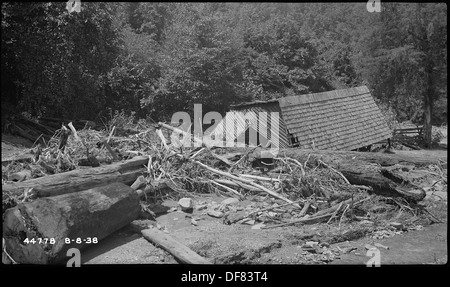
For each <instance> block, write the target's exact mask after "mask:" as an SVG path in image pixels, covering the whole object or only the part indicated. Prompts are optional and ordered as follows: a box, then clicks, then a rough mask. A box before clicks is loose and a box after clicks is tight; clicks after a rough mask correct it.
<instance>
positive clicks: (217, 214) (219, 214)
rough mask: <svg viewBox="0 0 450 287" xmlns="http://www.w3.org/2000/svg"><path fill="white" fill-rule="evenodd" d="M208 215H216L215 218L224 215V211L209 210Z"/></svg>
mask: <svg viewBox="0 0 450 287" xmlns="http://www.w3.org/2000/svg"><path fill="white" fill-rule="evenodd" d="M208 215H209V216H212V217H215V218H221V217H222V216H223V212H222V211H216V210H208Z"/></svg>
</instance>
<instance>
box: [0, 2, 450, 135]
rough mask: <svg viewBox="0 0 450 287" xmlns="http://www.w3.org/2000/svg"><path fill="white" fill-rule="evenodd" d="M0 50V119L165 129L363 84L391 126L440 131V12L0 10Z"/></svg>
mask: <svg viewBox="0 0 450 287" xmlns="http://www.w3.org/2000/svg"><path fill="white" fill-rule="evenodd" d="M1 40H2V52H1V67H2V71H1V75H2V119H3V117H4V116H3V114H4V113H7V114H9V113H12V112H26V113H28V114H29V115H30V116H32V117H40V116H51V117H66V118H83V119H91V120H98V118H99V117H101V116H104V115H105V114H107V113H108V111H124V112H126V113H131V112H135V113H136V115H137V116H138V117H141V118H151V119H153V120H154V121H158V120H160V121H164V120H170V118H171V116H172V114H173V113H174V112H177V111H188V112H190V111H191V110H192V109H193V107H194V103H200V104H203V112H204V113H206V112H208V111H217V112H220V113H225V112H226V111H227V109H228V108H229V106H230V104H236V103H240V102H246V101H252V100H266V99H272V98H279V97H283V96H287V95H300V94H305V93H313V92H321V91H328V90H333V89H340V88H346V87H354V86H360V85H367V86H368V87H369V89H370V90H371V91H372V95H373V96H374V97H375V98H376V99H377V102H378V103H379V105H380V106H381V107H383V109H384V110H391V111H392V112H393V113H394V114H395V116H396V119H397V120H398V121H405V120H411V121H413V122H415V123H419V124H423V123H426V126H427V125H429V124H431V123H432V124H438V125H439V124H442V123H446V122H447V5H446V4H445V3H429V4H424V3H409V4H408V3H384V2H382V3H381V12H379V13H377V12H373V13H369V12H368V11H367V9H366V3H363V2H362V3H317V4H316V3H213V2H212V3H170V2H167V3H149V2H148V3H147V2H146V3H138V2H130V3H104V2H98V3H96V2H81V12H80V13H76V12H73V13H69V12H68V11H67V10H66V3H62V2H54V3H39V2H36V3H33V2H29V3H25V2H24V3H22V2H11V3H7V2H2V36H1ZM426 119H428V121H427V120H426ZM429 136H430V137H431V129H430V135H429Z"/></svg>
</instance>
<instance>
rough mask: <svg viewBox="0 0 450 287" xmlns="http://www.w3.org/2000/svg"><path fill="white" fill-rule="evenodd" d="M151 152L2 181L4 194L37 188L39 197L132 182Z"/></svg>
mask: <svg viewBox="0 0 450 287" xmlns="http://www.w3.org/2000/svg"><path fill="white" fill-rule="evenodd" d="M147 163H148V156H139V157H135V158H133V159H131V160H128V161H125V162H119V163H114V164H110V165H106V166H100V167H96V168H89V169H77V170H72V171H68V172H64V173H58V174H54V175H49V176H45V177H40V178H35V179H31V180H27V181H23V182H18V183H11V184H5V185H2V191H3V197H5V196H6V194H9V195H16V196H18V195H21V194H23V192H24V191H25V190H26V189H27V188H33V190H34V191H35V192H36V193H37V196H38V197H45V196H54V195H61V194H65V193H71V192H77V191H81V190H86V189H89V188H93V187H96V186H101V185H105V184H108V183H112V182H123V183H125V184H132V183H133V182H134V181H135V180H136V178H138V176H139V175H141V174H142V173H143V172H144V171H145V167H144V165H145V164H147Z"/></svg>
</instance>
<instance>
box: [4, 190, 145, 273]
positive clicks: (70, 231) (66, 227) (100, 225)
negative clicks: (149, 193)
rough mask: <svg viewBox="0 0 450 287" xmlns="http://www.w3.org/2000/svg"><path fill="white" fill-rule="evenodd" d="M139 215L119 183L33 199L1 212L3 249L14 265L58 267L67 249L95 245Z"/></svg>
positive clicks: (136, 198) (133, 199)
mask: <svg viewBox="0 0 450 287" xmlns="http://www.w3.org/2000/svg"><path fill="white" fill-rule="evenodd" d="M139 211H140V204H139V196H138V194H137V193H136V191H134V190H133V189H131V188H130V187H129V186H127V185H125V184H123V183H112V184H109V185H106V186H102V187H96V188H93V189H89V190H84V191H80V192H78V193H76V194H75V193H70V194H64V195H59V196H54V197H46V198H39V199H36V200H34V201H32V202H29V203H22V204H19V205H18V206H16V207H14V208H10V209H7V210H6V211H5V215H4V222H3V237H4V238H5V243H6V250H7V252H8V254H9V255H11V257H12V258H13V259H14V260H15V261H16V262H18V263H25V264H57V263H61V262H62V261H64V259H67V258H66V252H67V250H68V249H70V248H72V247H75V248H78V249H80V250H81V249H83V248H85V247H87V246H90V245H93V244H95V243H96V242H98V241H100V240H101V239H103V238H105V237H106V236H108V235H110V234H111V233H113V232H115V231H117V230H119V229H120V228H122V227H124V226H125V225H127V224H129V223H130V222H131V221H133V220H135V219H136V218H137V217H138V214H139ZM77 241H78V242H77Z"/></svg>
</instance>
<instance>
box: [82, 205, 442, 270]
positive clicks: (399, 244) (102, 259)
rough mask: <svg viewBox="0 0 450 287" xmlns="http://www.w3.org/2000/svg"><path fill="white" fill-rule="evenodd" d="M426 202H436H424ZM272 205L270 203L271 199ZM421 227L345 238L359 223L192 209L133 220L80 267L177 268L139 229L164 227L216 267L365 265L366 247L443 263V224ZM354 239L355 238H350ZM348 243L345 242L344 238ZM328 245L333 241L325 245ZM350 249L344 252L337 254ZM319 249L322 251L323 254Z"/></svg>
mask: <svg viewBox="0 0 450 287" xmlns="http://www.w3.org/2000/svg"><path fill="white" fill-rule="evenodd" d="M223 199H224V198H220V197H216V196H211V197H208V196H205V197H202V199H201V200H202V201H203V202H212V201H215V202H220V201H221V200H223ZM258 200H261V201H262V200H265V201H266V202H267V200H268V199H267V198H265V199H263V198H262V197H261V198H257V197H255V198H253V199H252V200H244V201H241V202H239V206H241V207H245V206H246V205H248V204H251V203H252V202H253V203H254V202H255V201H258ZM426 200H427V201H429V203H431V204H433V203H435V202H436V200H435V199H426ZM269 201H270V200H269ZM440 203H441V205H440V209H441V214H446V212H447V201H445V202H442V201H441V202H440ZM164 205H165V206H168V207H172V206H176V202H174V201H168V202H164ZM191 218H199V220H198V225H197V226H194V225H192V224H191ZM444 220H445V222H444V223H439V224H436V223H435V224H432V225H428V226H423V228H420V229H421V230H409V231H405V232H403V233H401V234H397V235H394V236H392V237H388V238H383V239H374V238H372V237H371V236H365V235H364V234H355V235H354V236H351V237H349V238H346V237H345V236H342V237H341V236H336V234H345V233H346V232H345V231H347V233H348V230H359V229H358V227H360V226H358V225H363V224H356V225H352V226H348V225H343V226H342V230H341V232H339V230H338V228H337V227H336V226H333V225H330V226H328V225H326V224H315V225H305V226H287V227H280V228H276V229H262V230H258V229H256V230H255V229H252V228H251V226H250V225H246V224H233V225H226V224H223V223H222V220H221V219H215V218H212V217H210V216H208V215H205V214H202V212H201V211H194V212H193V213H192V214H188V213H184V212H181V211H175V212H171V213H166V214H163V215H161V216H159V217H157V220H156V222H154V221H151V220H136V221H134V222H133V223H132V224H130V225H129V226H127V227H125V228H123V229H121V230H120V231H118V232H116V233H115V234H113V235H111V236H109V237H108V238H106V239H105V240H103V241H101V242H100V243H99V244H98V245H96V246H93V247H90V248H89V249H86V250H85V251H84V252H82V264H115V263H121V264H166V263H169V264H176V263H177V261H176V260H175V259H174V258H173V257H172V256H171V255H170V254H168V253H166V252H164V251H162V250H161V249H159V248H156V247H155V246H154V245H152V244H151V243H149V242H148V241H147V240H145V239H144V238H143V237H142V236H140V233H139V227H140V228H145V227H147V226H156V224H158V225H159V226H160V227H164V228H165V229H166V230H167V231H168V233H169V234H170V235H171V236H173V237H174V238H175V239H176V240H178V241H179V242H180V243H183V244H185V245H187V246H188V247H190V248H191V249H192V250H194V251H196V252H197V253H198V254H200V255H202V256H204V257H205V258H207V259H208V260H210V262H211V263H214V264H313V265H318V264H350V265H353V264H356V265H365V264H366V263H367V261H368V260H369V259H370V258H371V257H370V256H367V250H366V248H365V245H366V244H371V245H374V244H376V243H379V244H382V245H383V246H386V247H388V248H389V249H388V250H386V249H383V248H379V250H380V259H381V264H387V265H394V264H445V263H447V258H448V257H447V221H446V219H444ZM352 237H353V238H354V239H352ZM345 239H349V240H345ZM307 241H318V242H319V244H324V246H327V247H328V248H327V249H328V250H332V251H333V253H334V254H333V256H332V257H331V260H330V256H324V253H325V252H323V254H320V253H316V252H314V253H311V252H310V251H305V250H304V249H303V248H302V246H303V245H304V243H305V242H307ZM327 241H329V242H335V243H332V244H328V243H327ZM338 247H339V248H340V249H341V250H345V249H350V248H354V250H352V251H351V252H349V253H347V254H345V253H343V252H341V251H340V250H339V248H338ZM322 251H323V250H322Z"/></svg>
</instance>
